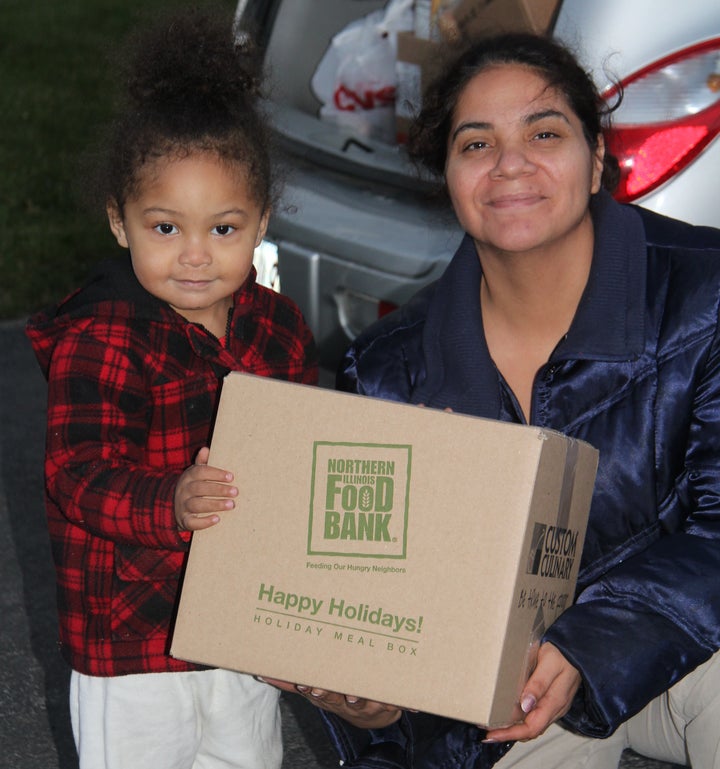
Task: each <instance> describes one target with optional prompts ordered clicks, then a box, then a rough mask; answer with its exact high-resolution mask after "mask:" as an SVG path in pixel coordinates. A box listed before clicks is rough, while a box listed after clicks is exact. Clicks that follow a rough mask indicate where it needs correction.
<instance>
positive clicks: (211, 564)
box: [171, 373, 597, 725]
mask: <svg viewBox="0 0 720 769" xmlns="http://www.w3.org/2000/svg"><path fill="white" fill-rule="evenodd" d="M210 464H212V465H215V466H217V467H221V468H224V469H226V470H230V471H232V472H233V473H234V475H235V480H234V483H235V485H237V487H238V489H239V492H240V493H239V499H238V503H237V507H236V509H235V510H233V511H232V512H229V513H224V514H222V520H221V521H220V523H219V524H217V525H216V526H214V527H212V528H210V529H207V530H205V531H201V532H196V533H195V534H194V536H193V542H192V546H191V549H190V556H189V561H188V566H187V572H186V574H185V578H184V583H183V590H182V596H181V600H180V605H179V611H178V617H177V624H176V628H175V632H174V637H173V642H172V650H171V653H172V654H173V655H174V656H176V657H179V658H181V659H186V660H191V661H194V662H200V663H204V664H208V665H213V666H218V667H224V668H229V669H234V670H240V671H244V672H247V673H251V674H254V675H260V676H267V677H271V678H279V679H284V680H287V681H293V682H296V683H302V684H307V685H311V686H317V687H321V688H324V689H330V690H334V691H340V692H344V693H348V694H354V695H358V696H360V697H366V698H370V699H374V700H378V701H381V702H388V703H393V704H396V705H400V706H402V707H405V708H410V709H415V710H422V711H427V712H432V713H437V714H440V715H445V716H450V717H454V718H458V719H461V720H465V721H469V722H472V723H477V724H485V725H496V724H503V723H508V722H510V721H513V720H515V719H516V718H518V717H520V713H519V711H518V708H517V701H518V695H519V693H520V690H521V688H522V686H523V684H524V682H525V680H526V679H527V676H528V674H529V671H530V670H531V668H532V665H533V663H534V658H535V653H536V651H537V646H538V641H539V639H540V637H541V636H542V634H543V632H544V630H545V629H546V628H547V627H548V626H549V624H550V623H551V622H552V621H553V620H554V619H555V618H556V617H557V616H558V615H559V614H560V613H561V612H562V611H563V610H564V609H565V608H567V606H568V605H569V604H570V603H571V601H572V598H573V594H574V588H575V581H576V577H577V571H578V565H579V561H580V555H581V552H582V547H583V541H584V533H585V527H586V522H587V514H588V509H589V506H590V499H591V495H592V488H593V483H594V479H595V471H596V466H597V452H596V450H595V449H593V448H592V447H590V446H589V445H587V444H585V443H583V442H582V441H577V440H573V439H569V438H566V437H564V436H563V435H561V434H559V433H556V432H553V431H549V430H544V429H539V428H536V427H528V426H522V425H516V424H508V423H504V422H499V421H494V420H487V419H479V418H475V417H468V416H462V415H459V414H453V413H447V412H444V411H439V410H434V409H429V408H418V407H417V406H411V405H407V404H399V403H391V402H389V401H382V400H377V399H373V398H365V397H361V396H357V395H349V394H346V393H339V392H333V391H331V390H326V389H320V388H314V387H308V386H304V385H297V384H290V383H286V382H280V381H276V380H271V379H266V378H262V377H256V376H252V375H248V374H240V373H232V374H230V375H228V377H227V378H226V380H225V382H224V385H223V392H222V397H221V401H220V406H219V411H218V416H217V420H216V425H215V430H214V435H213V440H212V446H211V455H210Z"/></svg>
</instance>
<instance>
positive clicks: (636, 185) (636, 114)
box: [605, 39, 720, 202]
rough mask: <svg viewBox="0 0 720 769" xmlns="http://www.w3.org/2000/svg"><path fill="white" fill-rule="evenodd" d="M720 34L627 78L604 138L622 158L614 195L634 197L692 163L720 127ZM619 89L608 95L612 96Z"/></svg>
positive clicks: (618, 157) (617, 156) (619, 159)
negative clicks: (612, 120)
mask: <svg viewBox="0 0 720 769" xmlns="http://www.w3.org/2000/svg"><path fill="white" fill-rule="evenodd" d="M719 79H720V39H715V40H712V41H709V42H707V43H703V44H702V45H698V46H694V47H692V48H688V49H685V50H684V51H681V52H679V53H676V54H674V55H673V56H670V57H667V58H665V59H663V60H661V61H659V62H657V63H656V64H654V65H652V66H651V67H648V68H646V69H643V70H641V71H640V72H638V73H636V74H634V75H632V76H631V77H629V78H627V79H626V80H624V81H623V82H622V84H621V85H622V88H623V91H624V99H623V103H622V105H621V106H620V108H619V109H618V111H617V113H616V114H615V116H614V125H613V127H612V129H611V130H610V131H608V132H606V136H605V140H606V142H607V145H608V149H609V150H610V152H612V153H613V155H615V157H616V158H617V159H618V162H619V164H620V171H621V177H620V184H619V186H618V189H617V191H616V193H615V197H616V198H617V199H618V200H621V201H623V202H629V201H632V200H635V199H637V198H639V197H642V196H643V195H646V194H648V193H649V192H651V191H652V190H654V189H656V188H657V187H659V186H660V185H661V184H663V183H665V182H666V181H667V180H668V179H670V178H672V177H673V176H674V175H675V174H677V173H678V172H679V171H681V170H682V169H683V168H685V167H687V166H688V165H689V164H690V163H691V162H692V161H693V160H694V159H695V158H696V157H697V156H698V154H700V152H702V150H703V149H704V148H705V147H706V146H707V145H708V144H709V143H710V142H711V141H712V140H713V139H714V138H715V137H716V136H717V135H718V133H720V87H718V80H719ZM614 96H615V90H614V89H613V90H612V91H610V92H608V94H607V95H606V98H608V100H610V101H612V99H613V97H614Z"/></svg>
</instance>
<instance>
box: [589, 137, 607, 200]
mask: <svg viewBox="0 0 720 769" xmlns="http://www.w3.org/2000/svg"><path fill="white" fill-rule="evenodd" d="M592 164H593V169H592V182H591V185H590V193H591V194H592V195H594V194H595V193H596V192H599V191H600V187H602V175H603V170H604V168H605V138H604V137H603V135H602V134H601V133H600V134H598V138H597V147H596V148H595V152H593V156H592Z"/></svg>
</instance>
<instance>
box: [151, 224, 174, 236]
mask: <svg viewBox="0 0 720 769" xmlns="http://www.w3.org/2000/svg"><path fill="white" fill-rule="evenodd" d="M155 230H157V232H159V233H160V234H161V235H174V234H175V233H176V232H177V229H176V227H175V225H174V224H170V223H169V222H161V223H160V224H157V225H155Z"/></svg>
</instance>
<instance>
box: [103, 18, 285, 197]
mask: <svg viewBox="0 0 720 769" xmlns="http://www.w3.org/2000/svg"><path fill="white" fill-rule="evenodd" d="M120 67H121V69H122V70H123V75H124V77H123V84H124V93H123V94H122V96H121V100H120V102H119V104H118V108H117V110H116V114H115V118H114V121H113V123H112V124H111V126H110V131H109V138H108V147H107V150H106V152H105V153H104V154H105V158H104V162H103V163H102V165H103V168H102V170H101V172H100V179H101V182H100V189H99V190H98V191H97V192H96V195H97V196H98V197H100V198H104V199H103V204H104V203H105V202H106V201H108V200H113V201H114V202H115V203H116V204H117V205H118V206H119V208H120V210H122V209H123V206H124V204H125V202H126V201H127V200H128V199H132V198H133V197H134V196H136V195H137V194H138V191H139V188H140V184H141V183H142V179H143V171H144V170H146V169H147V168H148V167H149V166H150V165H151V164H152V163H154V162H155V161H157V160H158V159H160V158H183V157H187V156H188V155H190V154H193V153H195V152H209V153H214V154H216V155H217V157H218V158H219V159H220V160H221V161H222V162H224V163H227V164H228V166H229V167H232V168H237V169H238V170H240V171H241V172H242V173H243V174H244V176H245V180H246V182H247V184H248V189H249V193H250V194H251V196H252V197H253V199H254V200H255V201H256V202H257V203H258V204H259V205H260V206H261V207H262V208H263V209H266V208H267V207H268V206H269V205H270V203H271V199H272V197H273V180H272V166H271V162H270V140H269V135H270V131H269V128H268V124H267V118H266V116H265V115H264V113H263V112H262V109H261V101H260V100H261V97H262V95H263V93H262V82H263V79H262V75H263V73H262V65H261V58H260V55H259V52H258V51H257V50H256V49H255V48H254V47H253V45H252V43H251V41H250V40H249V39H247V38H242V41H241V40H240V38H238V39H236V38H235V37H234V31H233V23H232V18H231V17H229V16H228V15H227V14H226V13H225V12H224V11H220V10H217V9H215V10H212V11H210V10H209V9H207V8H206V9H204V10H200V9H197V8H193V9H187V10H183V11H180V12H178V13H176V14H175V15H174V16H169V17H168V16H165V17H163V19H162V20H161V21H160V22H159V23H155V24H153V25H151V26H150V27H147V28H141V29H139V30H138V31H137V32H136V33H135V34H133V35H132V36H131V37H130V38H129V39H128V40H127V42H126V44H125V46H124V47H123V50H122V58H121V61H120Z"/></svg>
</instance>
